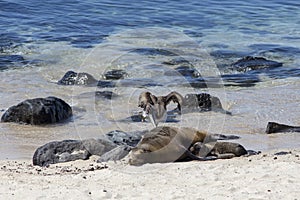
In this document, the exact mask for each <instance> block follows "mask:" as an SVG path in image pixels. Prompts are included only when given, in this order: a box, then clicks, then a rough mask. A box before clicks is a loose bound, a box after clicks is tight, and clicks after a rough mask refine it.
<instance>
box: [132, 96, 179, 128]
mask: <svg viewBox="0 0 300 200" xmlns="http://www.w3.org/2000/svg"><path fill="white" fill-rule="evenodd" d="M171 101H173V102H174V103H177V109H178V110H179V111H181V105H182V101H183V97H182V96H181V95H180V94H179V93H177V92H171V93H169V94H168V95H166V96H155V95H153V94H151V93H150V92H142V93H141V94H140V96H139V103H138V106H139V107H141V108H143V113H142V121H145V118H146V117H147V116H148V115H149V114H150V120H151V122H152V123H153V125H154V126H157V124H158V122H161V121H165V120H166V118H167V105H168V104H169V103H170V102H171Z"/></svg>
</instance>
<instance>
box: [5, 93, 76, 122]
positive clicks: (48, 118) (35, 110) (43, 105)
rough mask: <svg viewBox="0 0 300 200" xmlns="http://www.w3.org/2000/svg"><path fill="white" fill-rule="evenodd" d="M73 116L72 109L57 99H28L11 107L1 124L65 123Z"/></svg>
mask: <svg viewBox="0 0 300 200" xmlns="http://www.w3.org/2000/svg"><path fill="white" fill-rule="evenodd" d="M71 116H72V108H71V107H70V106H69V105H68V104H67V103H66V102H64V101H63V100H61V99H59V98H56V97H47V98H36V99H28V100H25V101H23V102H21V103H19V104H18V105H16V106H12V107H10V108H9V109H8V110H7V111H6V112H5V113H4V114H3V115H2V118H1V122H17V123H25V124H32V125H41V124H53V123H58V122H63V121H65V120H67V119H68V118H70V117H71Z"/></svg>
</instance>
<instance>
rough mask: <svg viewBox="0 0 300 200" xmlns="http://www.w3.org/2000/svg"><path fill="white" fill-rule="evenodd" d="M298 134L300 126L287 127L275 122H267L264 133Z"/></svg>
mask: <svg viewBox="0 0 300 200" xmlns="http://www.w3.org/2000/svg"><path fill="white" fill-rule="evenodd" d="M284 132H300V126H289V125H285V124H279V123H276V122H268V125H267V128H266V133H267V134H271V133H284Z"/></svg>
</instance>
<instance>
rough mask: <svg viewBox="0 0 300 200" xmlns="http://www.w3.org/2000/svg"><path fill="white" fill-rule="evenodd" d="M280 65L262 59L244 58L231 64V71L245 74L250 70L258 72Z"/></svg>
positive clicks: (279, 65)
mask: <svg viewBox="0 0 300 200" xmlns="http://www.w3.org/2000/svg"><path fill="white" fill-rule="evenodd" d="M281 66H282V63H280V62H276V61H272V60H267V59H265V58H262V57H253V56H246V57H244V58H242V59H240V60H238V61H237V62H235V63H233V64H231V69H233V70H236V71H239V72H247V71H250V70H258V69H265V68H274V67H281Z"/></svg>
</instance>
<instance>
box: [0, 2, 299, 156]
mask: <svg viewBox="0 0 300 200" xmlns="http://www.w3.org/2000/svg"><path fill="white" fill-rule="evenodd" d="M226 2H227V3H221V2H218V1H201V3H198V1H189V2H186V3H183V2H181V1H176V3H175V2H172V3H171V2H169V3H162V2H159V1H157V2H153V3H149V2H143V1H141V2H140V1H137V2H132V3H126V2H122V1H120V2H119V3H113V2H110V1H101V2H100V3H99V2H96V1H90V2H89V3H84V2H72V1H61V2H60V1H55V2H53V3H47V4H46V3H45V4H36V8H34V7H33V6H31V4H30V2H25V1H24V2H23V1H18V2H14V1H0V5H1V6H0V7H1V9H2V10H3V11H4V12H2V14H1V15H0V18H1V20H2V21H4V22H5V23H3V25H1V26H0V30H1V31H2V33H3V34H0V44H1V46H0V55H1V56H3V57H1V58H0V67H1V68H0V79H1V80H2V81H1V85H0V95H1V99H0V110H1V112H0V114H3V113H4V112H5V110H6V109H7V108H8V107H10V106H12V105H16V104H18V103H19V102H21V101H23V100H25V99H28V98H37V97H47V96H57V97H59V98H62V99H64V100H65V101H66V102H67V103H69V104H70V105H71V106H72V107H73V110H74V118H73V119H72V122H70V123H66V124H58V125H51V126H29V125H19V124H13V123H0V159H20V158H31V157H32V155H33V152H34V150H35V149H36V148H37V147H38V146H40V145H43V144H45V143H47V142H49V141H53V140H62V139H84V138H90V137H94V138H97V137H98V136H99V135H101V134H104V133H107V132H108V131H112V130H116V129H119V130H123V131H136V130H145V129H151V128H153V125H152V124H151V123H141V122H132V121H130V120H127V118H128V117H129V116H131V115H133V114H135V113H136V112H137V111H140V109H139V108H138V107H137V100H138V96H139V94H140V93H141V92H142V91H146V90H149V91H151V92H153V93H154V94H156V95H165V94H167V93H169V92H171V91H174V90H176V91H178V92H179V93H181V94H183V95H184V94H187V93H200V92H207V93H210V94H212V95H214V96H217V97H219V98H220V99H221V102H222V104H223V106H224V108H225V109H227V110H229V111H231V112H232V113H233V115H232V116H228V115H224V114H221V113H215V112H205V113H189V114H183V115H182V116H178V117H177V119H176V120H177V122H169V123H161V124H160V125H163V124H164V125H170V126H190V127H196V128H198V129H201V130H207V131H209V132H212V133H223V134H236V135H239V136H241V139H240V140H238V141H236V142H240V143H241V144H243V145H244V146H245V147H246V148H247V149H253V150H262V151H265V150H270V149H277V148H294V147H299V142H300V136H299V134H297V133H282V134H281V133H280V134H274V135H266V134H264V131H265V128H266V125H267V122H268V121H276V122H279V123H285V124H290V125H300V120H299V114H300V108H299V102H300V79H299V75H300V72H299V71H300V54H299V53H300V16H299V15H300V12H299V11H300V6H299V5H297V3H296V2H294V1H286V2H285V3H281V2H279V1H275V0H274V1H268V2H261V1H253V2H252V3H247V2H242V1H226ZM31 3H32V2H31ZM35 3H37V2H35ZM48 4H49V5H48ZM80 7H84V8H85V9H82V10H81V9H79V8H80ZM47 10H53V12H50V11H47ZM46 11H47V12H46ZM36 16H40V17H39V18H36ZM21 18H23V19H24V20H20V19H21ZM62 19H63V20H62ZM157 50H160V51H157ZM162 50H164V51H162ZM12 55H19V56H22V57H23V58H24V60H23V61H22V60H21V61H20V59H18V58H16V57H13V56H12ZM247 55H252V56H263V57H265V58H268V59H271V60H275V61H278V62H282V63H283V66H282V67H280V68H276V69H272V70H264V71H260V72H257V73H253V74H251V77H252V76H253V77H254V78H255V79H257V80H259V82H257V83H255V84H254V85H253V86H251V87H241V86H236V85H235V84H236V83H234V84H233V85H235V86H224V85H226V84H227V83H228V80H226V79H223V78H222V75H224V74H231V75H232V74H237V75H239V73H238V72H232V71H229V70H228V66H229V65H230V63H233V62H235V61H237V60H238V59H240V58H242V57H243V56H247ZM174 58H184V59H185V60H187V61H188V62H189V63H190V64H192V65H193V66H194V67H195V68H196V69H197V70H198V71H199V72H200V74H201V76H202V77H204V78H207V80H210V81H208V82H207V86H208V87H205V88H203V87H201V88H195V87H191V86H190V85H189V81H188V80H187V79H185V77H183V76H180V75H176V76H166V75H165V74H166V73H168V72H170V71H171V72H172V71H174V72H175V68H174V66H171V65H166V64H163V63H164V62H166V61H170V60H172V59H174ZM111 69H123V70H125V71H126V72H127V74H128V76H127V77H126V80H128V81H127V84H128V85H129V86H126V81H125V82H124V81H123V82H122V81H120V85H118V86H117V87H114V88H99V87H87V86H62V85H57V84H56V82H57V81H58V80H59V79H60V78H61V77H62V76H63V75H64V73H65V72H67V71H68V70H74V71H77V72H87V73H90V74H92V75H93V76H94V77H95V78H97V79H103V74H104V73H105V72H106V71H108V70H111ZM175 74H176V72H175ZM249 76H250V75H249ZM240 79H241V78H240ZM133 82H134V83H136V84H135V85H134V86H132V85H130V84H132V83H133ZM143 82H146V83H155V84H157V86H153V84H152V86H151V84H150V85H148V86H141V85H139V84H140V83H143ZM216 85H217V87H216ZM107 90H109V91H113V92H115V93H116V94H118V97H117V98H114V99H112V100H108V99H98V98H95V95H94V92H95V91H107ZM83 94H84V95H83ZM174 106H175V105H174V104H171V105H170V106H169V109H171V108H172V107H174Z"/></svg>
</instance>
